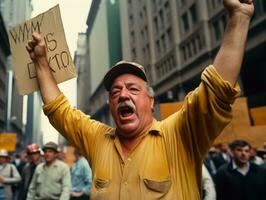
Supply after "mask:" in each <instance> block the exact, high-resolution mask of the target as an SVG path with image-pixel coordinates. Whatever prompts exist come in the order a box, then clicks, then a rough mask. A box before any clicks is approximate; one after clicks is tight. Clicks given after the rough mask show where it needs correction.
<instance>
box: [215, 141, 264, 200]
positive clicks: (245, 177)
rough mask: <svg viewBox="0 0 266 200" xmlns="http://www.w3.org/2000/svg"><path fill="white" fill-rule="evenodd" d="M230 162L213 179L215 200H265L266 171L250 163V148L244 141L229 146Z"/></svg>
mask: <svg viewBox="0 0 266 200" xmlns="http://www.w3.org/2000/svg"><path fill="white" fill-rule="evenodd" d="M230 149H231V153H232V157H233V158H232V161H231V162H230V163H228V164H226V165H223V166H221V168H220V169H219V170H218V171H217V174H216V177H215V184H216V192H217V200H261V199H265V189H266V170H265V169H264V168H262V167H261V166H259V165H256V164H254V163H251V162H250V161H249V160H250V150H251V146H250V144H249V143H247V142H246V141H244V140H235V141H234V142H233V143H231V144H230Z"/></svg>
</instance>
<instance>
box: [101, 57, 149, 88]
mask: <svg viewBox="0 0 266 200" xmlns="http://www.w3.org/2000/svg"><path fill="white" fill-rule="evenodd" d="M122 74H133V75H135V76H138V77H139V78H141V79H143V80H144V81H146V82H147V77H146V73H145V70H144V67H143V66H142V65H140V64H138V63H135V62H128V61H124V60H122V61H119V62H118V63H116V64H115V65H114V66H113V67H112V68H111V69H110V70H109V71H108V72H107V73H106V74H105V76H104V79H103V84H104V87H105V89H106V90H107V91H110V89H111V87H112V85H113V82H114V80H115V79H116V78H117V77H118V76H120V75H122Z"/></svg>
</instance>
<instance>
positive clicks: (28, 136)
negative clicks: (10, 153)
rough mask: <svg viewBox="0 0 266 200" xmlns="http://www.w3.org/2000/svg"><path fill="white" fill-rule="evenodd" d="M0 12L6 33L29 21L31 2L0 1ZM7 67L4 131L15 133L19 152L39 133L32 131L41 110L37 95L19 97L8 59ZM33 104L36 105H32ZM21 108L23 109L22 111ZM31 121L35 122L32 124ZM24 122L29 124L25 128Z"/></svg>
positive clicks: (35, 126)
mask: <svg viewBox="0 0 266 200" xmlns="http://www.w3.org/2000/svg"><path fill="white" fill-rule="evenodd" d="M0 10H1V13H2V15H3V19H4V22H5V26H6V29H7V31H8V30H9V29H10V28H12V27H14V26H16V25H18V24H20V23H22V22H24V21H25V20H27V19H29V18H30V17H31V13H32V10H33V7H32V5H31V0H0ZM7 66H8V67H7V75H8V77H7V89H6V96H7V110H6V116H7V124H8V125H7V130H6V131H8V132H15V133H17V150H21V149H22V148H23V147H24V145H25V144H26V143H31V142H32V140H33V139H32V135H33V134H39V132H37V133H35V132H34V131H35V130H38V129H39V127H40V120H39V117H40V116H39V115H38V114H36V113H38V111H37V110H39V111H40V110H41V107H40V103H39V102H37V101H38V100H40V97H39V95H38V94H37V93H33V94H31V95H29V96H28V97H23V96H21V95H19V93H18V89H17V85H16V84H17V83H16V81H15V78H14V73H13V70H12V69H13V66H12V61H11V58H10V57H9V58H8V64H7ZM27 100H29V102H27ZM33 102H34V103H35V102H37V103H36V104H33ZM25 105H28V106H25ZM23 107H24V108H25V109H24V110H23ZM23 113H24V114H23ZM39 113H40V112H39ZM26 118H28V119H26ZM32 119H35V120H36V121H35V122H33V121H32ZM26 122H29V124H28V125H27V126H26ZM36 142H37V141H36Z"/></svg>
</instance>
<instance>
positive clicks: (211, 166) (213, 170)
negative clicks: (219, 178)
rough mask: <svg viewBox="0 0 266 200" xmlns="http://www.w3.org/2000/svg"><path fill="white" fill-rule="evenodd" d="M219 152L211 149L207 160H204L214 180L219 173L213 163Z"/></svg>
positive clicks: (206, 157) (213, 148)
mask: <svg viewBox="0 0 266 200" xmlns="http://www.w3.org/2000/svg"><path fill="white" fill-rule="evenodd" d="M217 153H218V151H217V149H216V148H215V147H211V148H210V150H209V152H208V153H207V154H206V156H205V158H204V161H203V162H204V166H205V167H206V168H207V170H208V172H209V173H210V175H211V176H212V178H213V177H214V175H215V174H216V172H217V169H216V166H215V164H214V161H213V157H215V156H216V155H217Z"/></svg>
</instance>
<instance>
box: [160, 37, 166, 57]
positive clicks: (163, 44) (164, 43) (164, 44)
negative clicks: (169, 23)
mask: <svg viewBox="0 0 266 200" xmlns="http://www.w3.org/2000/svg"><path fill="white" fill-rule="evenodd" d="M161 40H162V46H163V49H162V50H163V51H164V53H165V51H166V42H165V36H164V35H162V38H161Z"/></svg>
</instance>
